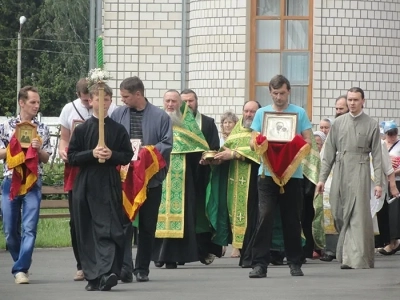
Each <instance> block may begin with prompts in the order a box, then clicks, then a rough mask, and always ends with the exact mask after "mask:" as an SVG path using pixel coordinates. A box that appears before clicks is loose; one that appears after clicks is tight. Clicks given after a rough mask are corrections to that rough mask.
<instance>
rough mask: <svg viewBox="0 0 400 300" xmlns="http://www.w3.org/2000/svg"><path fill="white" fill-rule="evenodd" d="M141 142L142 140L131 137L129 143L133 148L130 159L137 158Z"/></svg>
mask: <svg viewBox="0 0 400 300" xmlns="http://www.w3.org/2000/svg"><path fill="white" fill-rule="evenodd" d="M141 144H142V141H141V140H140V139H131V145H132V150H133V157H132V160H137V159H138V156H139V151H140V146H141Z"/></svg>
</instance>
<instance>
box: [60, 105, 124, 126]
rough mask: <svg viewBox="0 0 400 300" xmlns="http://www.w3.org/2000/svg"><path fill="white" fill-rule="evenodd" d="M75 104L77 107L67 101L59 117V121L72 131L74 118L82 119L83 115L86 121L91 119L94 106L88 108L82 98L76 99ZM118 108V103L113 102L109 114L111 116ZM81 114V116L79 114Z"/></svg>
mask: <svg viewBox="0 0 400 300" xmlns="http://www.w3.org/2000/svg"><path fill="white" fill-rule="evenodd" d="M73 103H74V104H75V107H76V109H75V107H74V106H73V104H72V102H70V103H67V104H66V105H65V106H64V107H63V109H62V111H61V114H60V117H59V119H58V122H59V123H60V124H61V125H62V126H63V127H65V128H67V129H69V130H71V131H72V125H73V123H74V120H82V118H81V116H82V117H83V120H82V121H85V120H87V119H89V118H90V117H91V116H92V114H93V109H92V108H86V107H85V106H84V105H83V104H82V101H81V99H80V98H78V99H75V100H74V101H73ZM115 108H116V105H115V104H114V103H113V102H112V103H111V106H110V108H109V109H108V115H109V116H111V113H112V112H113V111H114V109H115ZM77 111H79V114H81V116H80V115H79V114H78V112H77Z"/></svg>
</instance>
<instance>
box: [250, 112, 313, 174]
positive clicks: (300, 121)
mask: <svg viewBox="0 0 400 300" xmlns="http://www.w3.org/2000/svg"><path fill="white" fill-rule="evenodd" d="M264 112H275V110H274V109H273V108H272V105H268V106H264V107H262V108H260V109H258V110H257V112H256V114H255V116H254V119H253V123H251V129H252V130H254V131H257V132H261V127H262V123H263V117H264ZM282 112H283V113H296V114H297V115H298V117H297V128H296V134H301V133H302V132H303V131H304V130H307V129H311V128H312V125H311V122H310V120H309V119H308V116H307V114H306V111H305V110H304V109H303V108H301V107H300V106H297V105H294V104H289V106H288V107H287V108H286V109H285V110H284V111H282ZM263 169H264V166H263V164H260V169H259V171H258V174H259V175H261V174H262V172H263ZM265 175H266V176H271V173H270V172H269V171H268V170H267V169H266V168H265ZM292 178H303V168H302V167H301V165H300V166H299V167H298V168H297V170H296V172H294V173H293V175H292Z"/></svg>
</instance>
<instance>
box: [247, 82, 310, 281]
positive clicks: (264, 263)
mask: <svg viewBox="0 0 400 300" xmlns="http://www.w3.org/2000/svg"><path fill="white" fill-rule="evenodd" d="M269 91H270V94H271V97H272V100H273V104H272V105H268V106H265V107H262V108H260V109H259V110H257V112H256V115H255V117H254V120H253V123H252V125H251V129H252V130H253V131H257V132H262V123H263V116H264V112H280V113H296V114H297V115H298V118H297V120H298V121H297V122H298V124H297V128H296V134H300V135H301V136H302V137H303V138H304V140H305V141H306V142H307V143H309V144H311V135H312V131H311V127H312V126H311V123H310V120H309V119H308V116H307V114H306V112H305V110H304V109H303V108H301V107H299V106H296V105H293V104H289V95H290V82H289V80H288V79H287V78H285V77H284V76H282V75H277V76H275V77H273V78H272V79H271V81H270V82H269ZM251 146H252V147H253V145H251ZM263 172H264V175H265V176H259V179H258V199H259V212H258V213H259V217H258V223H257V229H256V231H255V233H254V235H253V237H252V241H251V242H250V243H251V246H252V267H253V270H252V271H251V272H250V273H249V277H250V278H262V277H266V276H267V267H268V264H269V262H270V247H271V240H272V228H273V223H274V215H275V208H276V207H277V206H278V205H279V207H280V213H281V219H282V229H283V236H284V242H285V252H286V257H287V261H288V265H289V267H290V274H291V275H292V276H303V275H304V274H303V272H302V270H301V264H302V255H303V249H302V244H301V223H300V216H301V209H302V196H301V195H302V188H301V183H302V178H303V171H302V168H301V166H299V167H298V168H297V170H296V171H295V172H294V173H293V175H292V176H291V178H290V180H289V181H288V182H287V183H286V185H285V186H284V193H283V194H282V193H280V186H279V185H277V184H276V183H275V182H274V180H273V178H272V176H271V173H270V172H269V171H268V170H267V169H266V168H265V166H263V164H261V165H260V170H259V175H262V173H263Z"/></svg>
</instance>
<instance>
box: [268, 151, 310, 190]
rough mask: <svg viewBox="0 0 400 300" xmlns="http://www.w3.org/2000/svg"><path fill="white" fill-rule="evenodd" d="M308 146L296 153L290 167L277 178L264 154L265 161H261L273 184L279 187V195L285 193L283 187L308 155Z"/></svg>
mask: <svg viewBox="0 0 400 300" xmlns="http://www.w3.org/2000/svg"><path fill="white" fill-rule="evenodd" d="M310 149H311V147H310V145H309V144H305V145H304V146H303V147H301V148H300V150H299V151H298V152H297V154H296V156H295V157H294V158H293V160H292V162H291V163H290V165H289V166H288V167H287V168H286V170H285V172H284V173H283V174H282V177H281V178H279V177H278V176H277V175H276V174H275V173H274V171H273V169H272V166H271V163H270V161H269V159H268V156H267V153H265V154H264V158H265V160H264V161H263V163H264V165H265V166H266V167H267V169H268V170H269V172H270V173H271V176H272V179H273V180H274V182H275V183H276V184H277V185H278V186H279V187H280V189H279V192H280V193H281V194H283V193H285V189H284V188H283V186H284V185H285V184H286V183H288V181H289V180H290V178H291V177H292V175H293V174H294V172H296V170H297V168H298V167H299V165H300V164H301V162H302V160H303V159H304V158H305V157H306V156H307V155H308V153H309V152H310Z"/></svg>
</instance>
